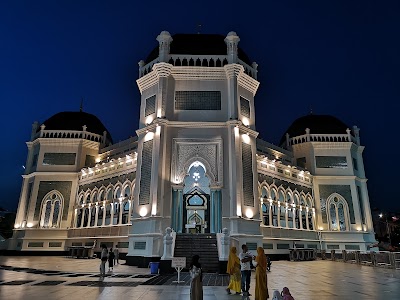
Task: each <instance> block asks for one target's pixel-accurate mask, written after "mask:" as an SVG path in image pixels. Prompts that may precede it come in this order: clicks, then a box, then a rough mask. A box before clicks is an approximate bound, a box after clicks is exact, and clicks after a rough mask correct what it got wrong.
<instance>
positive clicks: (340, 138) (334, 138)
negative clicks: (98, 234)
mask: <svg viewBox="0 0 400 300" xmlns="http://www.w3.org/2000/svg"><path fill="white" fill-rule="evenodd" d="M306 142H353V143H356V142H357V141H356V139H355V138H354V137H353V136H352V135H349V134H304V135H299V136H296V137H293V138H290V139H289V146H292V145H297V144H302V143H306Z"/></svg>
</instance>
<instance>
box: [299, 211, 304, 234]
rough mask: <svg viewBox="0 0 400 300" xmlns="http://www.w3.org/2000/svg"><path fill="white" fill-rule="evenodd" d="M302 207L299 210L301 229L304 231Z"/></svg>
mask: <svg viewBox="0 0 400 300" xmlns="http://www.w3.org/2000/svg"><path fill="white" fill-rule="evenodd" d="M302 209H303V208H302V207H301V206H300V208H299V223H300V229H303V213H302Z"/></svg>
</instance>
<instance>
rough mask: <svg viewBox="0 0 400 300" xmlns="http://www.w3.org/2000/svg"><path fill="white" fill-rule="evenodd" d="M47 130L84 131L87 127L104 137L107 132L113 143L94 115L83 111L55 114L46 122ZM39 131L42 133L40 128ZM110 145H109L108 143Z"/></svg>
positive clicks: (88, 129) (89, 130) (109, 140)
mask: <svg viewBox="0 0 400 300" xmlns="http://www.w3.org/2000/svg"><path fill="white" fill-rule="evenodd" d="M42 124H44V125H45V126H46V127H45V130H75V131H82V126H84V125H86V130H87V131H88V132H91V133H95V134H98V135H103V132H104V131H107V139H108V142H110V143H112V138H111V135H110V133H109V131H108V130H107V128H106V127H105V126H104V125H103V123H101V121H100V120H99V119H98V118H97V117H96V116H95V115H92V114H89V113H86V112H83V111H78V112H75V111H64V112H59V113H57V114H55V115H54V116H52V117H50V118H48V119H47V120H46V121H44V122H43V123H42ZM37 131H40V126H39V127H38V129H37ZM106 144H108V143H106Z"/></svg>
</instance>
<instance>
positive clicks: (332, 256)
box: [331, 250, 336, 261]
mask: <svg viewBox="0 0 400 300" xmlns="http://www.w3.org/2000/svg"><path fill="white" fill-rule="evenodd" d="M335 252H336V251H335V250H331V260H332V261H335V260H336V257H335Z"/></svg>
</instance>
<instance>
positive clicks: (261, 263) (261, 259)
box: [253, 247, 269, 300]
mask: <svg viewBox="0 0 400 300" xmlns="http://www.w3.org/2000/svg"><path fill="white" fill-rule="evenodd" d="M253 265H254V266H255V267H256V289H255V299H256V300H266V299H268V298H269V295H268V287H267V258H266V256H265V253H264V249H263V248H262V247H258V248H257V257H256V259H255V262H253Z"/></svg>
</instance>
